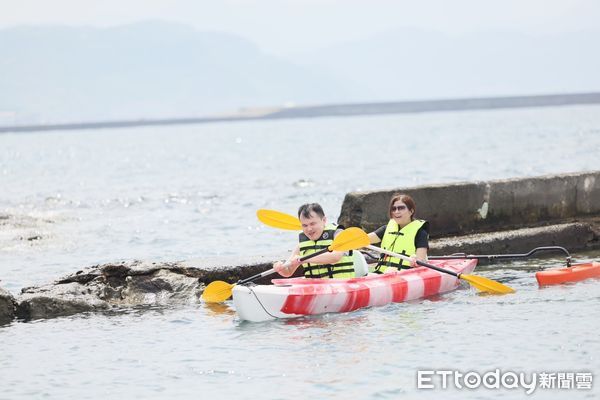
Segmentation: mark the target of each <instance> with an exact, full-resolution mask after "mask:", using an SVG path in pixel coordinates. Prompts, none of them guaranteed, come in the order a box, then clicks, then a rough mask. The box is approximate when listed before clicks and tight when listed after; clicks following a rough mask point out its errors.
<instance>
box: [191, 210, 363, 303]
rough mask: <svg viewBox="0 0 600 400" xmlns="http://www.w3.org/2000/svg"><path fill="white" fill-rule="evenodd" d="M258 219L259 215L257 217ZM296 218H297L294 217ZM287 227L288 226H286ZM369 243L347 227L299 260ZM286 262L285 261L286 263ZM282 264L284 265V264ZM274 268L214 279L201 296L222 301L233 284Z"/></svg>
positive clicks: (272, 270)
mask: <svg viewBox="0 0 600 400" xmlns="http://www.w3.org/2000/svg"><path fill="white" fill-rule="evenodd" d="M292 218H293V217H292ZM259 219H260V217H259ZM296 220H297V219H296ZM261 221H262V220H261ZM288 229H289V228H288ZM368 245H369V236H368V235H367V234H366V233H365V232H364V231H363V230H362V229H359V228H348V229H344V230H343V231H342V232H340V234H339V235H337V236H336V237H335V239H333V242H332V243H331V245H330V246H329V247H327V248H326V249H323V250H320V251H318V252H316V253H313V254H309V255H307V256H305V257H302V258H301V259H300V260H301V261H306V260H309V259H311V258H313V257H316V256H318V255H320V254H324V253H327V252H330V251H348V250H354V249H358V248H361V247H365V246H368ZM286 264H287V263H286ZM286 264H284V266H286ZM275 272H276V271H275V269H274V268H271V269H269V270H266V271H264V272H261V273H260V274H256V275H253V276H251V277H249V278H246V279H242V280H240V281H238V282H237V283H227V282H223V281H214V282H211V283H209V284H208V286H207V287H206V289H204V292H203V293H202V298H203V299H204V301H205V302H207V303H220V302H222V301H225V300H227V299H228V298H229V297H231V291H232V290H233V287H234V286H235V285H243V284H244V283H248V282H251V281H253V280H256V279H258V278H262V277H263V276H267V275H270V274H273V273H275Z"/></svg>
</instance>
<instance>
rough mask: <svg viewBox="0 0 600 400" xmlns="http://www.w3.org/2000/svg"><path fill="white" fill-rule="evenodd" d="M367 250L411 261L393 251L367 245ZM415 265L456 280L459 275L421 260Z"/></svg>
mask: <svg viewBox="0 0 600 400" xmlns="http://www.w3.org/2000/svg"><path fill="white" fill-rule="evenodd" d="M367 248H368V249H370V250H374V251H377V252H379V253H383V254H387V255H388V256H392V257H397V258H401V259H403V260H404V261H411V258H410V257H408V256H405V255H404V254H399V253H394V252H393V251H389V250H385V249H382V248H380V247H377V246H373V245H369V246H367ZM417 264H419V265H421V266H423V267H427V268H431V269H434V270H436V271H438V272H442V273H445V274H450V275H453V276H456V277H457V278H460V274H457V273H456V272H454V271H450V270H447V269H443V268H440V267H436V266H435V265H432V264H429V263H426V262H424V261H421V260H417Z"/></svg>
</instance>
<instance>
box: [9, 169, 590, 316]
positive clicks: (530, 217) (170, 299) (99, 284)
mask: <svg viewBox="0 0 600 400" xmlns="http://www.w3.org/2000/svg"><path fill="white" fill-rule="evenodd" d="M396 192H406V193H409V194H411V195H412V196H413V197H414V198H415V200H416V201H417V205H418V208H419V210H423V212H422V213H420V216H421V217H422V218H425V219H427V220H429V221H430V223H431V224H432V226H433V227H434V229H433V231H434V232H441V233H442V234H440V235H438V237H433V239H432V240H431V243H430V246H431V248H430V254H432V255H447V254H453V253H459V252H460V253H468V254H494V253H496V254H501V253H522V252H527V251H529V250H531V249H532V248H534V247H538V246H551V245H553V246H563V247H565V248H567V249H568V250H570V251H578V250H591V249H600V171H598V172H587V173H580V174H567V175H558V176H547V177H537V178H530V179H515V180H503V181H491V182H477V183H465V184H453V185H439V186H433V187H419V188H401V189H397V190H393V191H380V192H364V193H349V194H348V195H347V196H346V199H345V200H344V204H343V206H342V212H341V215H340V222H341V223H343V224H344V225H345V226H360V227H362V228H364V229H366V230H370V229H373V227H376V226H380V225H381V224H383V223H384V222H385V221H386V218H387V217H386V216H385V210H386V209H387V202H388V201H389V198H390V196H391V194H392V193H396ZM7 218H8V216H7ZM457 232H460V233H463V234H462V235H458V234H457ZM284 256H285V255H283V254H281V255H271V256H263V257H254V258H250V259H249V258H245V259H244V260H242V259H238V258H206V259H198V260H191V261H179V262H160V263H157V262H151V261H139V260H133V261H124V262H118V263H108V264H102V265H94V266H90V267H87V268H84V269H82V270H80V271H77V272H75V273H73V274H70V275H67V276H65V277H62V278H60V279H58V280H56V281H54V282H51V283H48V284H45V285H40V286H33V287H27V288H23V289H21V293H20V294H18V295H17V296H14V295H13V294H11V293H10V292H9V291H7V290H4V289H2V288H0V325H3V324H7V323H10V322H11V321H14V320H16V319H17V320H24V321H28V320H34V319H43V318H55V317H60V316H68V315H73V314H77V313H82V312H102V311H109V310H114V309H120V308H129V307H137V306H157V305H158V306H167V305H185V304H198V303H199V302H200V296H201V294H202V292H203V290H204V288H205V286H206V285H207V284H208V283H210V282H212V281H214V280H224V281H227V282H236V281H238V280H239V279H243V278H246V277H249V276H252V275H255V274H257V273H259V272H262V271H265V270H267V269H269V268H270V267H271V265H272V262H273V261H274V260H276V259H281V258H283V257H284ZM270 278H271V277H265V278H262V280H259V281H257V283H265V284H266V283H269V281H270Z"/></svg>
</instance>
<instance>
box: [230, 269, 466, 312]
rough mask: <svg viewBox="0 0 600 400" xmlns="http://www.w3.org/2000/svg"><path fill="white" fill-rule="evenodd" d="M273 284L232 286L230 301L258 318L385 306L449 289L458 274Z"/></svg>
mask: <svg viewBox="0 0 600 400" xmlns="http://www.w3.org/2000/svg"><path fill="white" fill-rule="evenodd" d="M431 263H432V264H434V265H436V266H439V267H441V268H444V269H448V270H450V271H453V272H457V273H464V274H469V273H471V272H472V271H473V270H474V269H475V266H476V265H477V260H465V259H461V260H435V261H431ZM273 283H274V284H273V285H251V286H244V285H237V286H235V287H234V288H233V302H234V304H235V308H236V311H237V313H238V315H239V317H240V319H242V320H247V321H253V322H260V321H267V320H272V319H278V318H297V317H301V316H305V315H317V314H324V313H340V312H349V311H354V310H358V309H360V308H363V307H376V306H383V305H386V304H389V303H399V302H403V301H409V300H415V299H419V298H424V297H429V296H433V295H436V294H439V293H445V292H449V291H452V290H454V289H456V288H457V287H458V286H459V279H458V278H456V277H454V276H453V275H450V274H445V273H440V272H437V271H435V270H432V269H429V268H426V267H418V268H412V269H408V270H402V271H398V272H395V273H391V274H383V275H369V276H364V277H361V278H348V279H305V278H292V279H274V280H273Z"/></svg>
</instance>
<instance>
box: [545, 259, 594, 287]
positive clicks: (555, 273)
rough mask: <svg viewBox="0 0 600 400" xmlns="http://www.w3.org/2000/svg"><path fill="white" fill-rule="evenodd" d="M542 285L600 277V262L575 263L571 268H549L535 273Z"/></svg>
mask: <svg viewBox="0 0 600 400" xmlns="http://www.w3.org/2000/svg"><path fill="white" fill-rule="evenodd" d="M535 278H536V279H537V281H538V284H539V285H540V286H544V285H557V284H559V283H565V282H577V281H582V280H584V279H589V278H600V263H597V262H592V263H586V264H574V265H573V266H572V267H569V268H559V269H549V270H546V271H539V272H536V273H535Z"/></svg>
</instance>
